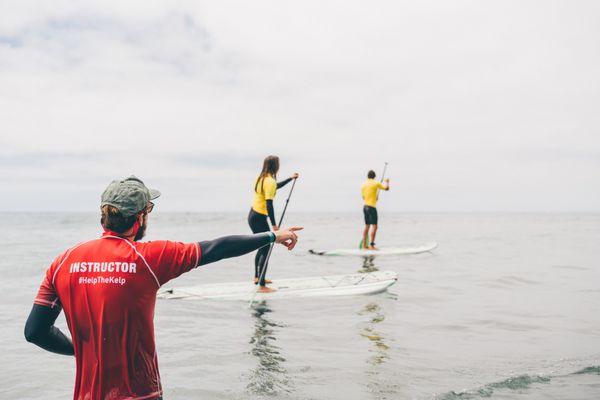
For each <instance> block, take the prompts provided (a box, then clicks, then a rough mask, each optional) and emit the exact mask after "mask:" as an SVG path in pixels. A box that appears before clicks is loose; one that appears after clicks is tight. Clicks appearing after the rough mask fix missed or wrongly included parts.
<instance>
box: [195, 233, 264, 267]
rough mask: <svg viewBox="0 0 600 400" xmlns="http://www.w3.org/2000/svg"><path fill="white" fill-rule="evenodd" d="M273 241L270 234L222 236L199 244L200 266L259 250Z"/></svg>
mask: <svg viewBox="0 0 600 400" xmlns="http://www.w3.org/2000/svg"><path fill="white" fill-rule="evenodd" d="M274 241H275V235H274V234H273V233H271V232H263V233H256V234H254V235H232V236H224V237H221V238H218V239H215V240H205V241H203V242H200V249H201V250H202V251H201V254H202V255H201V257H200V265H206V264H210V263H212V262H215V261H219V260H222V259H224V258H231V257H238V256H241V255H244V254H247V253H250V252H252V251H254V250H257V249H260V248H261V247H263V246H266V245H268V244H270V243H273V242H274Z"/></svg>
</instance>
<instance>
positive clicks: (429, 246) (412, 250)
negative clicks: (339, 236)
mask: <svg viewBox="0 0 600 400" xmlns="http://www.w3.org/2000/svg"><path fill="white" fill-rule="evenodd" d="M436 247H437V243H435V242H431V243H423V244H419V245H414V246H402V247H383V248H381V249H379V250H364V249H335V250H312V249H311V250H309V251H308V252H309V253H311V254H315V255H318V256H363V257H368V256H383V255H399V254H418V253H425V252H428V251H431V250H433V249H435V248H436Z"/></svg>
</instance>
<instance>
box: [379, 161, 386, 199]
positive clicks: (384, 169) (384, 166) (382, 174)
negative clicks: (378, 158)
mask: <svg viewBox="0 0 600 400" xmlns="http://www.w3.org/2000/svg"><path fill="white" fill-rule="evenodd" d="M387 165H388V163H387V162H386V163H385V164H383V172H382V173H381V183H383V178H384V177H385V171H387ZM377 200H379V190H377Z"/></svg>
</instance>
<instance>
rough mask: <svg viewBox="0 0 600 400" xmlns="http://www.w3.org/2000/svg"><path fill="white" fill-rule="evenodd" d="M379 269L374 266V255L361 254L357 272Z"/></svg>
mask: <svg viewBox="0 0 600 400" xmlns="http://www.w3.org/2000/svg"><path fill="white" fill-rule="evenodd" d="M375 271H379V268H377V267H376V266H375V256H363V264H362V268H361V269H359V270H358V272H365V273H366V272H375Z"/></svg>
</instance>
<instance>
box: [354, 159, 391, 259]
mask: <svg viewBox="0 0 600 400" xmlns="http://www.w3.org/2000/svg"><path fill="white" fill-rule="evenodd" d="M387 166H388V163H387V161H385V163H384V164H383V172H382V173H381V183H383V178H385V171H387ZM377 200H379V189H377ZM364 240H365V238H361V239H360V242H359V243H358V248H359V249H362V248H363V244H364V243H363V241H364ZM364 247H367V246H364Z"/></svg>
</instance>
